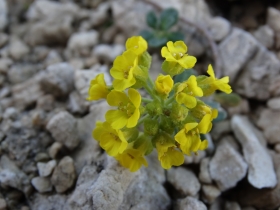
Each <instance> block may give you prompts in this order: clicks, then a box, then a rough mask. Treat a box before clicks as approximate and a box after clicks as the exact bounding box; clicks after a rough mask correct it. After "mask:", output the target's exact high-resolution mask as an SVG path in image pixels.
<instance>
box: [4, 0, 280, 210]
mask: <svg viewBox="0 0 280 210" xmlns="http://www.w3.org/2000/svg"><path fill="white" fill-rule="evenodd" d="M151 2H152V3H158V2H159V1H156V0H147V1H140V0H131V1H126V0H115V1H113V0H112V1H109V0H108V1H101V0H80V1H74V0H60V1H50V0H34V1H32V0H0V87H1V89H0V122H1V124H0V184H1V185H0V210H5V209H20V210H28V209H36V210H37V209H38V210H51V209H64V210H71V209H75V210H76V209H83V210H87V209H98V210H99V209H100V210H107V209H108V210H113V209H121V210H123V209H124V210H125V209H133V210H142V209H143V210H148V209H150V210H154V209H162V210H165V209H186V210H204V209H211V210H241V209H242V210H254V209H267V210H273V209H277V208H279V206H280V129H279V128H280V11H279V10H278V9H277V7H274V8H273V7H261V9H262V10H261V11H263V13H262V15H264V18H263V19H261V20H262V21H258V19H256V24H255V22H254V24H255V25H253V26H252V25H250V27H248V22H249V23H251V24H252V20H250V17H251V16H250V15H247V16H246V15H243V16H244V19H246V17H247V19H249V20H247V22H246V21H244V19H242V18H241V17H240V14H239V13H238V12H236V11H235V12H236V14H237V16H238V15H239V16H238V17H239V19H237V20H238V21H235V20H236V19H234V17H235V16H234V15H232V13H233V14H235V13H234V11H233V12H232V13H230V14H231V16H230V17H229V16H228V18H229V20H230V21H229V20H227V19H225V18H223V17H221V16H215V15H214V14H216V13H215V10H214V12H213V4H211V8H210V7H209V5H208V4H207V3H206V2H205V1H204V0H187V1H180V0H161V1H160V7H162V8H167V7H174V8H176V9H178V11H179V13H180V16H181V18H183V19H184V18H187V19H188V20H189V21H191V22H193V23H195V25H194V26H193V25H192V26H191V25H188V24H186V23H185V22H184V21H181V22H180V23H179V25H178V29H180V30H181V31H183V32H184V33H185V35H186V42H187V44H188V46H189V53H190V54H191V55H195V56H197V57H198V60H199V62H198V64H197V68H198V70H200V69H206V66H207V65H208V63H209V62H214V63H215V65H216V68H218V69H220V75H229V76H230V78H231V84H232V86H233V90H234V91H235V92H237V93H238V94H240V95H241V96H242V98H243V99H242V102H241V103H240V105H239V106H238V107H234V108H227V111H228V113H229V117H228V119H227V120H225V121H223V122H220V123H217V124H215V126H214V129H213V131H212V132H211V137H212V140H213V141H212V142H210V143H211V144H210V146H209V148H208V150H207V151H206V152H205V151H203V152H200V153H199V155H197V156H195V155H194V156H191V157H186V158H185V165H183V166H181V167H177V168H173V169H170V170H169V171H164V170H163V169H162V168H161V167H160V164H159V163H158V161H157V157H156V154H153V155H152V156H151V157H150V158H149V159H148V161H149V167H148V168H142V169H141V170H140V171H138V172H136V173H130V172H129V171H128V170H127V169H124V168H123V167H121V166H120V165H118V163H117V162H116V161H115V160H114V159H113V158H111V157H109V156H107V155H106V154H105V153H104V152H103V151H102V150H101V149H100V148H99V146H98V144H97V143H96V141H94V140H93V139H92V137H91V131H92V129H93V127H94V125H95V122H96V121H97V120H103V119H104V113H105V112H106V111H107V110H108V106H107V105H106V103H104V102H100V103H96V102H95V103H94V102H88V101H86V100H85V98H86V96H87V90H88V86H89V81H90V80H91V79H92V78H94V77H95V76H96V75H97V74H98V73H101V72H102V73H104V74H105V78H106V81H107V82H108V83H110V82H111V78H110V75H109V71H108V70H109V69H110V66H111V65H112V61H113V60H114V58H115V57H116V56H117V55H119V54H121V53H122V51H123V50H124V43H125V40H126V39H127V38H128V37H129V36H132V35H138V34H139V31H141V30H143V29H145V28H146V27H147V26H146V24H145V15H146V13H147V11H150V10H154V9H155V8H154V6H153V5H152V4H151ZM214 6H215V4H214ZM256 8H258V7H257V6H255V10H256ZM252 10H253V9H252ZM255 10H253V11H255ZM216 11H218V10H216ZM186 14H187V16H186ZM244 14H247V13H244ZM221 15H223V14H221ZM241 16H242V14H241ZM248 17H249V18H248ZM242 20H243V21H242ZM234 21H235V22H234ZM250 21H251V22H250ZM246 24H247V25H246ZM196 26H199V28H202V29H203V31H201V30H198V29H197V27H196ZM251 26H252V27H251ZM245 30H247V31H245ZM207 37H208V38H207ZM211 43H212V45H211V46H212V48H211V47H210V44H211ZM213 46H214V49H216V50H217V52H218V54H217V55H218V56H217V57H214V56H213ZM153 62H154V64H153V66H152V69H151V74H153V75H156V74H157V73H158V72H159V71H160V65H161V58H160V56H159V54H158V52H157V51H155V52H154V53H153ZM218 64H219V66H218Z"/></svg>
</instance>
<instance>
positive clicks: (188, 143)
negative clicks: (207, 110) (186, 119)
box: [175, 114, 212, 155]
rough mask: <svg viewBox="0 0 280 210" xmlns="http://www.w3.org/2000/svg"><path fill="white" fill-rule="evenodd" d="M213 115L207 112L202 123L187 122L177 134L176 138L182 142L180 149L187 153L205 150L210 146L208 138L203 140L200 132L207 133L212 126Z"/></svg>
mask: <svg viewBox="0 0 280 210" xmlns="http://www.w3.org/2000/svg"><path fill="white" fill-rule="evenodd" d="M211 117H212V116H211V115H210V114H206V115H205V116H204V117H203V118H202V119H201V121H200V123H196V122H193V123H187V124H185V126H184V128H183V129H182V130H180V131H179V132H178V133H177V134H176V135H175V140H176V141H177V142H178V143H179V144H180V149H181V150H182V151H183V152H184V153H185V154H187V155H190V153H191V152H196V151H198V150H204V149H206V148H207V146H208V142H207V141H206V140H204V141H201V139H200V133H202V134H206V133H208V132H209V131H210V130H211V128H212V123H211Z"/></svg>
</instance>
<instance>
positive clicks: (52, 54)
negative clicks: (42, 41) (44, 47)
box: [44, 50, 63, 67]
mask: <svg viewBox="0 0 280 210" xmlns="http://www.w3.org/2000/svg"><path fill="white" fill-rule="evenodd" d="M61 62H63V59H62V58H61V55H60V54H59V53H58V52H57V51H56V50H50V51H49V53H48V55H47V57H46V58H45V61H44V64H45V67H48V66H50V65H53V64H57V63H61Z"/></svg>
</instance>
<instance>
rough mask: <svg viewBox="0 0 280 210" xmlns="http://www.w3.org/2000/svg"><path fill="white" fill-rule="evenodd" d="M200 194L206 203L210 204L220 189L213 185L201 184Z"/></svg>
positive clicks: (218, 194)
mask: <svg viewBox="0 0 280 210" xmlns="http://www.w3.org/2000/svg"><path fill="white" fill-rule="evenodd" d="M202 195H203V199H205V200H206V201H207V203H209V204H212V203H213V202H214V201H215V200H216V198H217V197H219V196H220V195H221V191H220V190H219V188H217V187H216V186H215V185H203V186H202Z"/></svg>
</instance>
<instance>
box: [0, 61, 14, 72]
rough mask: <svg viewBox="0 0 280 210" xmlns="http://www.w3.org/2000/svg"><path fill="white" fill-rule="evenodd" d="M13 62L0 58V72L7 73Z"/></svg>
mask: <svg viewBox="0 0 280 210" xmlns="http://www.w3.org/2000/svg"><path fill="white" fill-rule="evenodd" d="M12 63H13V61H12V60H11V59H9V58H0V72H1V73H7V72H8V69H9V67H10V66H11V65H12Z"/></svg>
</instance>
